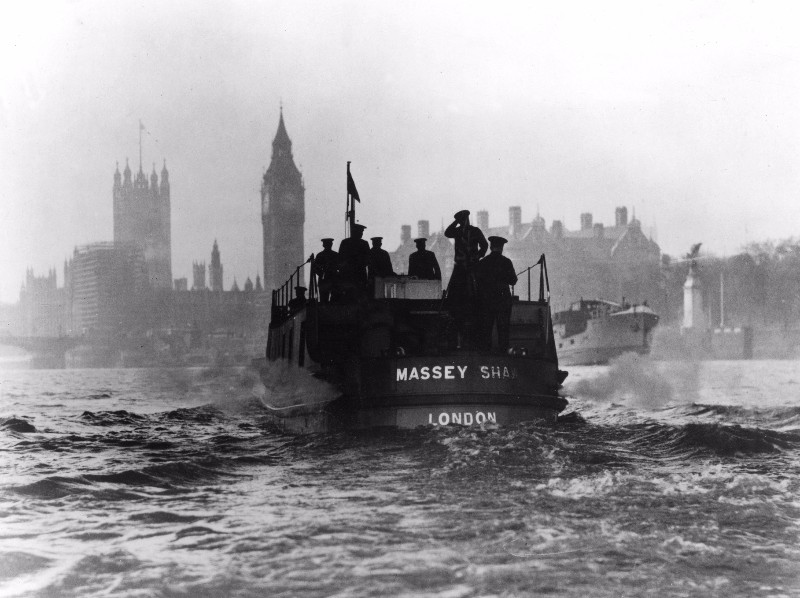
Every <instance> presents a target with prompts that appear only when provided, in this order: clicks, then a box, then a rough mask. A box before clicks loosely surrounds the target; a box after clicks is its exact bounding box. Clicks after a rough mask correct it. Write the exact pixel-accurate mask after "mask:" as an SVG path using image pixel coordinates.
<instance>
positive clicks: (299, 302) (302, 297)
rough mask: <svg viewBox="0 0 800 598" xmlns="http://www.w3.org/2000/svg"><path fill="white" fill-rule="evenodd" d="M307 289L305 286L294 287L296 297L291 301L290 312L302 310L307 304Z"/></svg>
mask: <svg viewBox="0 0 800 598" xmlns="http://www.w3.org/2000/svg"><path fill="white" fill-rule="evenodd" d="M306 290H307V289H306V288H305V287H294V298H293V299H291V300H290V301H289V313H294V312H296V311H300V310H301V309H303V308H304V307H305V306H306V303H308V300H307V299H306Z"/></svg>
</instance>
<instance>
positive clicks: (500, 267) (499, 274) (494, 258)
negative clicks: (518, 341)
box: [475, 237, 517, 353]
mask: <svg viewBox="0 0 800 598" xmlns="http://www.w3.org/2000/svg"><path fill="white" fill-rule="evenodd" d="M506 243H507V241H506V239H504V238H503V237H489V245H490V246H491V249H492V251H491V253H489V255H487V256H486V257H485V258H483V259H482V260H481V261H480V262H478V265H477V267H476V269H475V270H476V271H475V276H476V279H477V283H478V300H479V305H480V315H481V335H480V338H481V343H482V345H483V346H484V348H486V349H491V347H492V329H493V328H494V325H495V323H496V324H497V342H498V346H499V349H500V351H502V352H503V353H505V352H506V351H507V350H508V344H509V338H508V337H509V330H510V328H511V290H510V289H509V287H510V286H513V285H515V284H517V274H516V272H514V265H513V264H512V263H511V260H510V259H508V258H507V257H506V256H504V255H503V245H505V244H506Z"/></svg>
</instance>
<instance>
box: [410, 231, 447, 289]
mask: <svg viewBox="0 0 800 598" xmlns="http://www.w3.org/2000/svg"><path fill="white" fill-rule="evenodd" d="M427 241H428V240H427V239H424V238H419V239H414V243H415V244H416V246H417V250H416V251H415V252H414V253H412V254H411V255H409V256H408V275H409V276H416V277H417V278H419V279H421V280H441V279H442V271H441V269H440V268H439V260H437V259H436V254H435V253H433V252H432V251H429V250H427V249H425V243H426V242H427Z"/></svg>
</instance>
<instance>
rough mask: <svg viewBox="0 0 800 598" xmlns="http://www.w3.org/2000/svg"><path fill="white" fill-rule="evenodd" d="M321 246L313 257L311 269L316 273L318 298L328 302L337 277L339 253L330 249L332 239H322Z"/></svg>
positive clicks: (322, 301)
mask: <svg viewBox="0 0 800 598" xmlns="http://www.w3.org/2000/svg"><path fill="white" fill-rule="evenodd" d="M322 247H323V248H324V249H323V250H322V251H320V252H319V253H318V254H317V256H316V257H315V258H314V263H313V264H312V271H313V272H314V274H316V275H317V288H318V289H319V300H320V302H321V303H328V302H329V301H330V300H331V293H333V289H334V287H335V285H336V282H337V278H338V277H339V254H338V253H336V252H335V251H334V250H333V249H331V247H333V239H330V238H326V239H322Z"/></svg>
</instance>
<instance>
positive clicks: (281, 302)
mask: <svg viewBox="0 0 800 598" xmlns="http://www.w3.org/2000/svg"><path fill="white" fill-rule="evenodd" d="M313 263H314V254H313V253H312V254H311V256H310V257H309V258H308V259H307V260H306V261H305V262H303V263H302V264H300V265H299V266H297V268H295V269H294V272H292V274H291V276H289V278H288V279H287V280H286V282H284V283H283V284H282V285H281V286H280V287H279V288H277V289H273V291H272V321H273V322H277V321H279V320H284V319H286V318H288V317H289V316H290V315H291V314H290V313H289V302H290V301H291V300H292V298H293V297H294V292H293V291H294V288H295V287H296V286H300V283H301V282H302V281H303V279H304V276H303V268H305V266H307V265H309V264H313ZM309 280H310V282H309V285H308V286H309V288H308V296H307V297H306V299H307V300H308V301H311V300H316V298H317V294H318V292H317V281H316V276H314V274H313V268H312V273H311V276H309Z"/></svg>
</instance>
